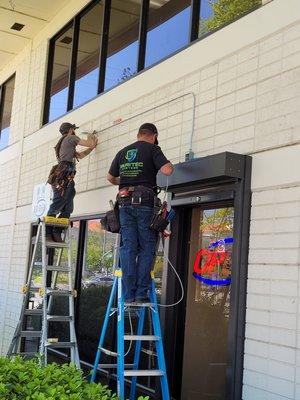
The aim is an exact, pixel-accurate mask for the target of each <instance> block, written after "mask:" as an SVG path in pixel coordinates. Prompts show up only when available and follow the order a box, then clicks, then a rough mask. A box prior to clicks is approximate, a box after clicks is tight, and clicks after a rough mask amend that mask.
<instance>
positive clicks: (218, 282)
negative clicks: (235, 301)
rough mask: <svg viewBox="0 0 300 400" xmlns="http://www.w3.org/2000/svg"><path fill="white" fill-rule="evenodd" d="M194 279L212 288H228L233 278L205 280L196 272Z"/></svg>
mask: <svg viewBox="0 0 300 400" xmlns="http://www.w3.org/2000/svg"><path fill="white" fill-rule="evenodd" d="M193 276H194V278H196V279H198V281H201V282H203V283H205V284H206V285H210V286H228V285H230V284H231V278H226V279H219V280H218V279H208V278H204V277H203V276H202V275H198V274H196V272H193Z"/></svg>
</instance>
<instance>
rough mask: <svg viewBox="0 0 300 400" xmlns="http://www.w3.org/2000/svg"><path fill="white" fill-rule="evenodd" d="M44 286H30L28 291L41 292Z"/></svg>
mask: <svg viewBox="0 0 300 400" xmlns="http://www.w3.org/2000/svg"><path fill="white" fill-rule="evenodd" d="M42 288H43V286H29V289H28V291H29V292H32V293H36V292H39V291H40V289H42Z"/></svg>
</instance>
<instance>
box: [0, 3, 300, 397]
mask: <svg viewBox="0 0 300 400" xmlns="http://www.w3.org/2000/svg"><path fill="white" fill-rule="evenodd" d="M289 1H290V5H289V7H286V0H274V1H273V2H272V3H270V4H268V5H267V6H266V7H264V8H262V9H260V10H258V11H257V12H255V13H253V14H250V15H249V16H247V17H245V18H243V19H242V20H240V21H237V22H236V23H235V24H232V25H230V26H228V27H226V28H225V29H224V30H222V31H220V32H219V33H216V34H214V35H211V36H210V37H208V38H207V39H205V40H203V41H201V42H199V43H195V44H194V45H193V46H191V47H189V48H188V49H187V50H185V51H183V52H181V53H179V54H177V55H176V56H174V57H173V58H171V59H169V60H167V61H165V62H164V63H162V64H160V65H158V66H156V67H154V68H152V69H149V70H148V71H146V72H144V73H143V74H140V75H139V76H137V77H135V78H134V79H131V80H130V81H128V82H126V83H124V84H123V85H121V86H120V87H118V88H116V89H114V90H112V91H110V92H109V93H107V94H104V95H102V96H100V97H99V98H97V99H95V100H93V101H92V102H90V103H88V104H86V105H85V106H83V107H80V108H78V109H77V110H75V111H74V112H71V113H70V114H68V116H67V117H63V118H61V119H60V120H59V121H56V122H54V123H52V124H49V125H48V126H45V127H43V128H42V129H40V126H41V118H42V114H41V111H42V102H43V91H44V84H45V63H46V58H47V40H48V39H49V37H51V36H52V35H53V34H54V33H56V32H57V31H58V30H59V29H60V27H61V26H63V24H64V23H65V22H66V21H67V19H69V18H70V17H72V16H73V15H74V14H75V11H77V10H78V9H79V8H80V4H81V5H83V4H85V3H86V1H84V0H82V1H80V2H78V1H77V2H76V1H73V2H71V3H72V6H71V7H69V8H68V11H66V10H63V11H62V12H61V13H59V14H58V15H57V16H56V19H55V21H56V22H55V23H54V24H51V27H47V29H46V30H45V31H44V32H43V33H42V34H41V35H40V37H39V38H37V39H36V40H34V42H33V43H32V46H28V48H26V49H24V51H23V52H22V53H21V54H19V55H18V57H16V60H15V61H14V63H11V65H10V66H8V67H7V68H6V70H5V71H4V72H2V71H0V82H1V77H2V76H3V78H4V76H5V77H7V76H9V75H11V74H12V72H14V71H15V70H16V89H15V96H14V103H13V117H12V124H11V136H10V144H11V145H12V146H11V149H12V150H11V149H7V150H4V151H3V152H1V153H0V163H1V157H7V160H6V161H5V162H4V161H3V162H2V163H1V165H0V212H1V211H3V212H4V210H6V209H7V208H10V207H11V208H12V209H13V213H14V214H13V217H12V220H13V221H14V222H16V225H15V227H14V228H13V227H12V228H10V229H8V227H7V226H3V225H4V222H3V221H1V220H0V294H1V296H0V349H2V353H5V351H6V350H7V347H8V345H9V341H10V339H11V336H12V333H13V330H14V327H15V325H16V321H17V319H18V316H19V307H20V301H21V296H20V294H19V288H20V286H21V284H22V283H23V280H24V274H25V267H26V256H27V251H28V247H27V245H28V234H29V221H30V215H29V213H30V204H31V199H32V190H33V187H34V185H35V184H37V183H40V182H43V181H45V180H46V177H47V173H48V171H49V169H50V166H51V165H52V164H53V162H54V151H53V147H54V145H55V143H56V141H57V139H58V137H59V134H58V133H57V132H58V129H57V128H58V126H59V124H60V122H62V120H65V119H66V118H67V119H70V120H71V121H74V122H76V123H77V124H79V125H80V127H81V128H82V130H86V129H96V130H101V134H100V135H99V140H100V144H99V146H98V148H97V150H96V151H95V152H93V153H92V154H91V155H90V156H89V157H87V158H86V159H84V160H82V161H80V164H79V167H78V174H77V176H76V186H77V192H78V194H79V195H78V196H77V202H76V212H77V213H78V214H80V213H81V212H83V211H82V210H84V212H86V206H83V205H82V203H83V200H80V198H81V199H85V203H86V199H87V197H86V196H88V197H90V199H91V202H93V204H95V203H97V201H99V210H100V209H101V210H103V209H104V208H105V207H106V206H105V205H103V204H102V203H101V199H104V198H105V199H106V198H107V196H108V194H107V193H108V189H107V182H106V179H105V176H106V172H107V169H108V167H109V164H110V162H111V159H112V157H113V155H114V154H115V153H116V151H117V150H118V149H119V148H120V147H122V146H124V145H125V144H127V143H128V141H130V140H134V137H135V133H136V130H137V127H138V126H139V125H140V124H141V123H142V122H145V120H149V121H153V122H154V123H156V124H157V126H158V128H159V135H160V143H161V146H162V148H163V150H164V151H165V152H166V154H167V155H168V157H169V158H170V159H171V160H172V161H173V162H178V161H183V160H184V155H185V153H186V152H187V151H188V149H189V140H190V135H191V133H192V128H193V111H194V115H195V120H194V132H193V150H194V152H195V155H196V156H200V157H201V156H207V155H209V154H215V153H218V152H222V151H233V152H238V153H243V154H250V155H253V182H252V189H253V197H252V213H251V232H250V252H249V274H248V289H247V291H248V297H247V313H246V321H247V323H246V342H245V371H244V390H243V400H284V399H285V400H286V399H294V400H296V399H300V336H299V330H300V322H299V321H300V319H299V318H298V315H299V309H300V308H299V297H300V293H299V281H300V275H299V260H300V258H299V243H300V177H299V173H298V171H299V158H297V156H295V153H296V150H295V149H298V147H297V145H299V143H300V94H299V93H300V7H299V5H298V3H297V2H296V1H295V0H289ZM75 3H76V4H75ZM271 17H273V18H271ZM284 21H286V22H284ZM284 24H285V25H284ZM253 26H255V27H256V29H255V30H253ZM241 28H243V35H241V33H240V32H241ZM230 46H231V47H230ZM199 55H203V57H200V56H199ZM9 68H10V69H9ZM152 74H153V76H152ZM157 77H159V79H157ZM25 94H26V96H25ZM194 100H195V110H193V107H194ZM159 105H161V106H159ZM119 119H121V122H120V123H119V124H115V121H117V120H119ZM21 140H22V142H21ZM18 145H19V146H20V148H17V146H18ZM276 148H278V149H284V151H285V153H284V154H285V156H281V158H280V161H279V159H277V158H276V157H273V156H272V154H273V152H274V151H275V150H274V149H276ZM12 151H14V152H15V153H18V156H19V157H21V172H20V187H19V190H18V193H17V194H16V192H15V191H16V190H17V182H18V174H19V171H18V168H17V166H18V162H19V159H16V158H15V155H14V157H12V156H11V157H9V154H11V153H10V152H12ZM2 155H3V156H2ZM262 168H265V169H267V170H268V174H269V175H268V174H266V173H265V171H264V170H262ZM257 169H260V170H259V171H258V172H257ZM272 172H273V173H272ZM262 176H263V178H262ZM96 189H98V191H97V192H96ZM87 190H88V191H91V192H88V193H86V194H85V192H86V191H87ZM93 191H94V192H93ZM96 193H97V195H96ZM16 195H17V196H16ZM80 196H81V197H80ZM95 196H98V197H97V199H96V200H95ZM16 198H17V203H16V204H15V203H14V202H15V199H16ZM98 199H99V200H98ZM102 201H104V200H102ZM105 201H106V200H105ZM93 207H94V206H93ZM96 212H97V210H96ZM2 215H8V212H7V214H5V212H4V213H3V214H1V216H2ZM6 225H7V224H6ZM13 231H14V244H13V248H12V250H11V251H10V244H11V236H10V235H11V234H12V232H13ZM1 346H2V347H1Z"/></svg>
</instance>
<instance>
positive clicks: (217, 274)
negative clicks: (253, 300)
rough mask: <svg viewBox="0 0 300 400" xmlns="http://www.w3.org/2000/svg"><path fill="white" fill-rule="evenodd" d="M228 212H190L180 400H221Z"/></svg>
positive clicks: (223, 389) (228, 259)
mask: <svg viewBox="0 0 300 400" xmlns="http://www.w3.org/2000/svg"><path fill="white" fill-rule="evenodd" d="M233 220H234V208H233V207H222V208H209V209H208V208H206V209H203V208H194V209H193V211H192V221H191V233H190V241H189V272H188V281H187V304H186V320H185V333H184V351H183V370H182V389H181V399H182V400H227V399H228V396H227V394H226V393H227V390H228V388H227V382H226V372H227V369H228V327H229V315H230V289H231V265H232V248H233Z"/></svg>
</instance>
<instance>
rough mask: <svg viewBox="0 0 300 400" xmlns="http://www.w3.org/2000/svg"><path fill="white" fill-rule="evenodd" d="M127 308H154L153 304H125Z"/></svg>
mask: <svg viewBox="0 0 300 400" xmlns="http://www.w3.org/2000/svg"><path fill="white" fill-rule="evenodd" d="M124 306H125V307H126V308H139V307H154V304H153V303H124Z"/></svg>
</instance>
